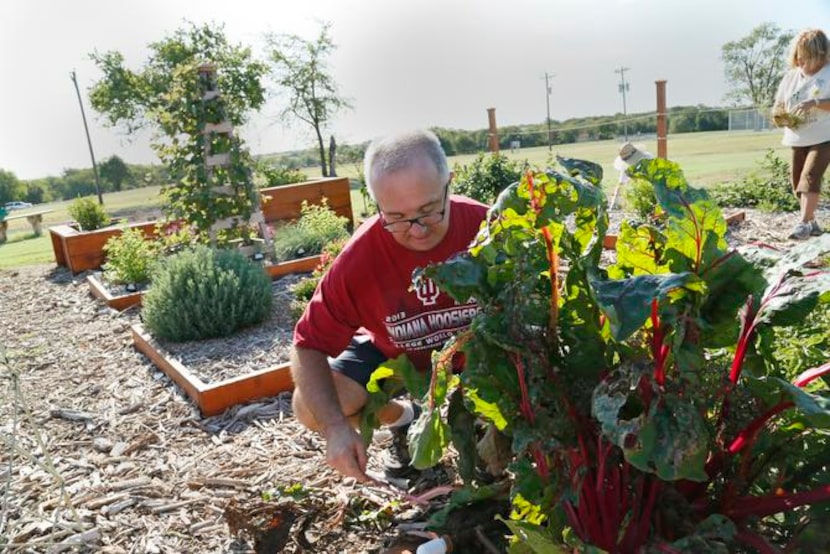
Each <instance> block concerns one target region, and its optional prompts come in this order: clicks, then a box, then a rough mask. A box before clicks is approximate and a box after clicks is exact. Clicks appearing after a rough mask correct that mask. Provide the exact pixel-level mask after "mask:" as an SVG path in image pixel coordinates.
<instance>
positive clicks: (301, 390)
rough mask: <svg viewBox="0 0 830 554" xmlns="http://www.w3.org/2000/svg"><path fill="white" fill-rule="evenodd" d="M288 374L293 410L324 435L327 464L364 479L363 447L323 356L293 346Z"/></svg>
mask: <svg viewBox="0 0 830 554" xmlns="http://www.w3.org/2000/svg"><path fill="white" fill-rule="evenodd" d="M291 377H292V379H293V380H294V386H295V389H296V391H295V396H298V397H299V398H295V409H298V411H306V412H307V413H306V414H303V415H305V416H306V417H304V418H302V419H306V420H308V419H311V420H313V421H302V419H301V422H302V423H304V424H306V425H307V426H308V427H310V428H315V430H318V431H320V432H321V433H322V434H323V436H324V437H325V439H326V461H327V462H328V464H329V465H330V466H332V467H333V468H334V469H336V470H337V471H339V472H340V473H342V474H343V475H345V476H347V477H354V478H355V479H357V480H358V481H368V480H369V478H368V477H367V475H366V473H365V471H366V448H365V446H364V445H363V440H362V439H361V438H360V435H359V434H358V433H357V431H355V429H354V428H353V427H352V425H351V423H349V420H348V418H347V417H346V415H345V414H344V413H343V409H342V407H341V404H340V399H339V397H338V394H337V389H336V387H335V386H334V380H333V378H332V372H331V367H330V366H329V363H328V359H327V357H326V355H325V354H324V353H322V352H320V351H317V350H312V349H307V348H299V347H295V348H294V350H293V351H292V354H291ZM297 415H298V417H301V416H300V414H299V413H298V414H297Z"/></svg>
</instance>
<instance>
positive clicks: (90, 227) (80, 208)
mask: <svg viewBox="0 0 830 554" xmlns="http://www.w3.org/2000/svg"><path fill="white" fill-rule="evenodd" d="M67 211H68V212H69V215H70V217H72V219H74V220H75V221H76V222H77V223H78V225H79V226H80V228H81V231H95V230H96V229H100V228H101V227H106V226H107V225H109V223H110V217H109V216H108V215H107V212H105V211H104V207H103V206H101V205H100V204H99V203H98V202H96V201H95V200H93V199H92V198H90V197H83V198H82V197H80V196H79V197H78V198H76V199H75V200H73V201H72V203H71V204H69V207H68V208H67Z"/></svg>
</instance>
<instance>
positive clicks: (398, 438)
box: [383, 402, 421, 478]
mask: <svg viewBox="0 0 830 554" xmlns="http://www.w3.org/2000/svg"><path fill="white" fill-rule="evenodd" d="M412 410H413V411H414V412H415V415H414V416H413V418H412V421H415V420H417V419H418V418H419V417H420V416H421V407H420V406H419V405H418V404H416V403H414V402H413V403H412ZM412 421H410V422H409V423H407V424H406V425H401V426H400V427H391V428H390V429H389V431H390V432H391V433H392V443H391V444H390V445H389V448H387V449H386V451H385V452H384V453H383V473H384V474H386V476H387V477H393V478H402V477H411V476H413V475H417V473H418V470H417V469H415V468H414V467H412V466H411V465H409V464H410V463H412V457H411V456H410V455H409V444H408V441H407V438H406V437H407V434H408V433H409V427H410V426H411V425H412Z"/></svg>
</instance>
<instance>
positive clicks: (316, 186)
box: [49, 177, 353, 273]
mask: <svg viewBox="0 0 830 554" xmlns="http://www.w3.org/2000/svg"><path fill="white" fill-rule="evenodd" d="M259 193H260V196H261V200H262V201H261V205H262V215H263V217H264V219H265V222H266V223H268V224H269V225H273V224H275V223H283V222H286V223H287V222H289V221H293V220H296V219H298V218H299V217H300V209H301V207H302V203H303V200H305V201H307V202H308V203H309V204H321V203H322V200H323V198H326V200H327V203H328V206H329V208H331V209H332V210H333V211H334V212H335V213H337V214H338V215H341V216H343V217H346V218H348V220H349V224H350V226H349V228H350V229H351V228H352V225H351V224H352V222H353V219H352V197H351V192H350V188H349V180H348V179H347V178H345V177H330V178H325V179H318V180H315V181H306V182H304V183H296V184H293V185H284V186H281V187H270V188H264V189H260V191H259ZM127 227H132V228H135V227H137V228H140V229H142V231H144V235H145V236H146V237H147V238H152V237H154V236H155V227H156V223H155V222H147V223H133V224H131V225H128V226H127ZM121 232H122V229H121V228H120V227H107V228H106V229H98V230H96V231H78V230H77V229H75V228H74V227H71V226H69V225H55V226H54V227H50V228H49V234H50V236H51V239H52V251H53V253H54V255H55V263H57V264H58V265H59V266H65V267H68V268H69V270H70V271H71V272H72V273H80V272H81V271H85V270H87V269H97V268H99V267H101V265H102V264H103V263H104V258H105V257H104V244H106V242H107V240H109V238H110V237H113V236H116V235H120V234H121ZM312 269H313V268H312ZM297 271H300V270H297ZM308 271H310V270H308Z"/></svg>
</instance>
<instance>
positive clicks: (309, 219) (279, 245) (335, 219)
mask: <svg viewBox="0 0 830 554" xmlns="http://www.w3.org/2000/svg"><path fill="white" fill-rule="evenodd" d="M348 228H349V220H348V219H347V218H345V217H342V216H339V215H337V214H336V213H335V212H334V211H333V210H332V209H331V208H329V207H328V202H327V201H326V199H325V198H324V199H323V202H322V204H309V203H308V202H306V201H305V200H304V201H303V204H302V208H301V209H300V218H299V219H298V220H297V221H296V222H292V223H289V224H287V225H283V226H282V227H279V228H277V229H275V231H274V261H277V262H282V261H286V260H292V259H295V258H302V257H305V256H313V255H315V254H320V253H321V252H322V251H323V247H324V246H325V245H326V244H329V243H331V242H334V241H337V240H341V239H345V238H348V237H349V231H348Z"/></svg>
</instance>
